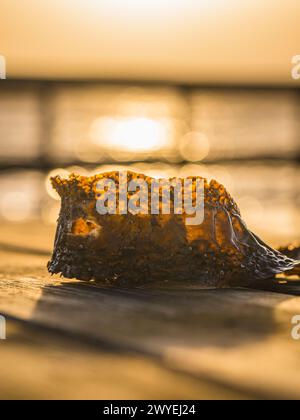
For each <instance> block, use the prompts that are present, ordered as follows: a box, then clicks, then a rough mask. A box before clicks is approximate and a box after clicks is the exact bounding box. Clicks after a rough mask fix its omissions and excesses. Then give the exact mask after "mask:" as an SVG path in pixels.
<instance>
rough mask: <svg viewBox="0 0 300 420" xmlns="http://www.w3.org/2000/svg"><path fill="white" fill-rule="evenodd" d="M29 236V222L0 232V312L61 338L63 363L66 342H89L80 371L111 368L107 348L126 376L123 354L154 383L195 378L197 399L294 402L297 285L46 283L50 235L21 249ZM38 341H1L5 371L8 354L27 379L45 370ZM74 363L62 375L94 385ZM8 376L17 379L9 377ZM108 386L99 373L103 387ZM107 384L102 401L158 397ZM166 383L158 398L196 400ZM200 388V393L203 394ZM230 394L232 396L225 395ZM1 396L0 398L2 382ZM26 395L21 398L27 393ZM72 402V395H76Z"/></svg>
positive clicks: (299, 387) (298, 355)
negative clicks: (25, 365) (32, 369)
mask: <svg viewBox="0 0 300 420" xmlns="http://www.w3.org/2000/svg"><path fill="white" fill-rule="evenodd" d="M29 231H30V230H29V228H28V226H27V227H26V226H23V227H21V226H18V227H17V228H16V227H13V226H10V227H9V228H7V232H10V236H9V238H8V237H7V232H4V233H3V232H2V233H1V235H2V236H3V235H6V236H5V237H2V236H1V235H0V273H1V274H0V313H1V314H4V315H6V316H9V317H10V318H11V319H15V320H20V321H22V322H25V323H26V324H27V325H28V326H29V327H30V328H32V327H35V328H36V327H38V328H39V331H43V335H44V336H46V337H50V336H51V334H56V335H59V337H63V339H58V338H56V340H57V342H58V343H60V344H59V345H60V349H61V353H62V354H63V353H64V354H65V356H64V357H65V360H69V356H70V357H71V361H72V360H73V359H72V357H73V351H71V352H70V344H68V342H67V341H68V339H70V340H75V341H76V343H77V345H79V344H78V343H80V346H83V345H85V346H91V345H93V346H95V347H94V348H93V350H92V353H93V355H92V356H90V353H89V352H90V349H88V350H86V349H82V348H81V350H80V354H81V356H80V357H82V359H81V361H84V363H87V360H89V361H91V364H90V365H89V366H92V361H93V360H94V362H95V363H96V362H97V363H98V364H99V366H98V368H99V371H101V369H102V368H101V363H103V364H105V363H106V362H105V360H106V358H108V359H109V360H110V362H109V363H110V364H111V365H113V364H114V363H115V362H114V356H112V354H113V353H114V352H117V354H118V363H120V366H121V365H122V367H123V368H124V369H125V370H126V366H127V364H129V365H130V363H131V362H132V359H131V357H132V356H127V355H128V354H130V355H132V354H135V355H139V356H138V358H140V360H142V361H143V362H144V363H145V364H149V365H151V363H153V365H152V366H155V367H154V369H157V372H160V373H159V374H158V376H157V381H158V382H159V381H160V379H159V378H160V376H159V375H160V374H161V375H162V378H163V377H164V375H166V376H168V375H173V374H174V375H175V373H174V370H175V371H176V372H181V373H180V374H179V373H177V374H178V375H182V374H184V375H185V376H184V377H185V378H188V381H192V382H189V384H192V383H194V382H193V381H195V384H198V385H197V386H199V393H198V395H199V398H201V397H203V398H205V397H207V396H208V397H212V396H215V397H216V398H218V396H219V397H222V396H225V397H226V396H227V397H228V398H231V397H233V398H234V397H239V396H241V395H242V396H248V397H255V398H296V399H298V398H300V375H299V370H300V341H294V340H293V339H292V338H291V328H292V324H291V319H292V317H293V316H294V315H296V314H299V315H300V297H297V296H296V295H297V294H298V293H299V289H298V286H297V284H296V283H295V285H294V286H293V285H292V286H290V285H279V284H277V285H275V286H270V287H269V286H268V285H267V286H264V287H265V288H270V289H271V290H272V289H274V290H276V293H275V292H274V291H269V290H246V289H225V290H203V289H197V288H190V289H186V288H181V289H179V288H177V289H175V288H172V289H171V288H166V287H165V288H155V289H134V290H129V289H114V288H107V287H100V286H96V285H93V284H86V283H81V282H78V281H75V280H62V279H59V278H54V277H50V276H49V275H48V274H47V273H46V269H45V264H46V262H47V259H48V252H49V251H50V249H51V241H52V236H51V233H52V232H51V229H49V230H47V229H44V231H43V232H42V229H38V230H35V229H34V226H31V231H30V232H31V236H30V241H28V240H27V242H29V243H26V235H28V233H29ZM35 232H37V233H35ZM27 238H28V236H27ZM35 251H37V252H35ZM262 287H263V286H262ZM279 292H282V293H279ZM22 325H23V324H22ZM48 334H49V335H48ZM25 336H26V335H25ZM49 340H51V339H50V338H49ZM63 340H66V342H64V341H63ZM29 341H30V340H29ZM40 345H41V344H40V342H39V343H38V344H34V343H33V344H32V346H31V345H29V344H28V343H26V344H24V334H23V339H20V343H17V344H16V343H12V342H10V339H8V340H7V342H5V344H4V347H3V345H2V343H0V354H1V352H2V353H3V351H4V350H3V349H4V348H5V346H12V349H14V350H13V353H12V352H11V350H10V351H9V352H8V353H5V351H4V357H1V358H0V366H2V367H3V366H5V365H6V361H5V360H6V359H5V358H7V360H8V361H10V362H9V364H10V365H11V366H14V362H13V361H14V357H15V359H18V357H23V356H22V354H26V357H28V358H29V360H31V363H33V360H37V364H36V375H37V377H40V375H42V374H41V373H39V372H41V371H43V370H44V368H45V366H44V363H45V360H44V361H43V360H42V359H41V358H39V357H37V358H36V355H37V354H38V353H39V346H40ZM103 346H104V347H106V348H107V347H108V348H109V349H110V350H106V352H107V353H106V354H105V356H103V354H102V353H103ZM8 348H9V347H8ZM23 350H24V353H23ZM43 351H45V349H43ZM49 351H50V350H49ZM51 351H52V350H51ZM47 352H48V349H47ZM8 354H9V355H8ZM12 354H14V356H12ZM110 358H111V359H110ZM130 360H131V362H130ZM140 360H138V359H136V360H135V361H134V362H132V368H133V369H135V367H134V366H136V368H137V370H139V369H140V372H141V374H140V376H139V379H138V378H136V381H137V382H135V383H138V382H139V381H143V380H147V379H146V378H147V377H148V375H149V374H148V371H147V368H146V367H143V366H144V365H143V363H141V361H140ZM73 361H74V360H73ZM94 362H93V363H94ZM135 363H136V364H135ZM157 363H159V366H158V365H157ZM49 366H50V367H51V369H50V368H49V369H50V370H51V372H52V373H51V374H50V372H46V373H44V376H43V378H44V379H43V380H45V378H47V377H49V381H50V382H49V383H50V385H51V383H52V385H53V384H55V381H54V382H51V381H53V377H52V375H54V376H55V375H57V374H58V373H57V372H56V368H55V364H54V362H53V364H51V363H50V364H49ZM78 366H80V364H79V365H78ZM78 366H77V367H76V363H75V362H74V363H71V362H70V363H69V362H68V368H66V369H65V370H64V374H65V377H68V378H70V377H72V374H73V373H72V372H74V375H75V376H76V378H77V380H78V381H80V380H81V375H82V380H83V382H84V381H85V386H86V387H87V388H85V389H89V386H90V385H89V384H92V383H93V380H92V379H91V378H87V377H86V374H85V371H84V369H85V368H84V367H82V369H80V368H79V367H78ZM2 367H1V372H3V371H4V372H6V376H5V375H4V377H8V376H9V375H8V373H7V369H6V370H5V369H4V370H3V369H2ZM98 368H97V369H98ZM12 369H14V367H12ZM52 369H53V371H52ZM116 371H117V369H116ZM55 372H56V373H55ZM81 372H82V373H81ZM20 375H21V373H20ZM47 375H48V376H47ZM108 376H109V374H108V373H107V377H108ZM175 376H176V375H175ZM13 377H14V378H18V374H17V371H15V372H14V375H13ZM168 377H169V378H171V376H168ZM143 378H144V379H143ZM68 380H69V379H68ZM68 380H66V381H67V382H68ZM107 380H108V379H107V378H105V377H103V381H107ZM162 380H163V379H162ZM21 382H22V381H21ZM113 382H114V381H113V380H112V381H111V388H110V389H111V395H112V397H110V396H109V392H107V393H103V394H101V395H105V397H107V398H113V396H114V395H117V396H121V397H122V395H123V396H124V397H127V396H129V395H130V398H135V396H136V397H139V396H141V395H143V397H141V398H147V396H148V397H149V398H151V395H153V396H154V397H155V398H158V396H157V394H158V392H152V391H153V390H154V388H155V387H156V384H155V381H153V382H152V383H151V384H150V385H149V388H148V389H145V392H141V393H139V392H136V393H135V392H132V393H128V394H126V393H118V392H114V391H113V386H112V384H113ZM133 382H134V381H133ZM171 382H172V388H170V392H169V393H166V392H163V391H162V390H161V388H157V391H158V390H159V389H160V390H161V398H166V396H170V398H173V397H174V398H196V397H195V394H194V393H193V392H192V391H191V388H192V386H191V387H190V385H189V384H188V383H187V384H186V385H183V386H181V385H182V377H180V376H179V377H176V378H175V377H174V379H173V377H172V380H171ZM117 383H118V381H117V380H116V381H115V391H116V390H117V389H119V388H118V384H117ZM124 383H125V384H126V380H124ZM128 383H129V382H128ZM203 384H204V385H205V386H207V387H209V385H208V384H213V385H210V386H211V388H209V389H208V388H205V386H204V385H203ZM50 385H49V386H50ZM52 385H51V386H52ZM35 386H36V385H34V384H33V385H32V387H33V388H32V389H33V391H32V395H39V396H41V392H38V393H37V394H35V392H36V391H34V390H36V388H35ZM51 386H50V388H51ZM70 386H71V384H70V383H69V382H68V383H66V384H65V388H63V389H64V392H63V393H62V395H66V396H67V397H68V396H70V395H71V392H70ZM91 386H92V385H91ZM101 386H104V385H103V383H102V385H100V384H99V382H98V385H97V384H95V387H98V388H97V389H101ZM124 386H125V387H126V385H124ZM170 386H171V385H170ZM195 386H196V385H195ZM203 386H204V388H203ZM152 387H153V388H152ZM201 387H202V388H201ZM201 389H202V390H204V391H203V392H202V394H201ZM205 389H206V391H205ZM230 389H231V390H234V392H233V391H231V393H230V391H229V390H230ZM0 390H1V393H2V392H3V385H2V386H1V387H0ZM27 391H28V392H29V394H30V389H29V390H28V389H27ZM48 391H49V390H48ZM48 391H47V392H48ZM47 392H45V394H46V395H45V396H46V397H47V396H49V395H52V396H53V393H51V392H50V393H48V394H47ZM222 392H223V394H222ZM54 394H55V392H54ZM91 395H95V394H94V393H92V394H91ZM76 396H78V393H75V398H76Z"/></svg>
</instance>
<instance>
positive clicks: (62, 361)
mask: <svg viewBox="0 0 300 420" xmlns="http://www.w3.org/2000/svg"><path fill="white" fill-rule="evenodd" d="M0 372H1V381H0V399H159V398H162V399H189V398H194V399H214V398H219V399H241V398H243V399H247V398H249V396H248V395H246V394H242V393H240V392H236V391H232V390H230V389H226V388H224V387H221V386H218V385H216V384H213V383H209V382H207V381H202V380H200V379H198V378H194V377H191V376H190V375H187V374H182V373H178V372H175V371H172V370H170V369H169V368H167V367H166V366H163V365H162V363H160V362H159V361H158V360H156V359H153V358H150V357H146V356H143V355H137V354H133V353H129V352H124V351H122V352H121V351H117V350H114V349H112V348H104V347H103V346H101V347H100V346H98V345H91V344H88V343H84V342H82V340H77V339H75V338H72V337H70V336H68V337H66V336H62V335H60V334H58V333H55V332H54V331H49V330H47V329H46V330H45V329H39V328H32V327H30V326H26V325H24V324H22V323H19V322H14V321H9V322H8V340H7V341H5V342H1V343H0Z"/></svg>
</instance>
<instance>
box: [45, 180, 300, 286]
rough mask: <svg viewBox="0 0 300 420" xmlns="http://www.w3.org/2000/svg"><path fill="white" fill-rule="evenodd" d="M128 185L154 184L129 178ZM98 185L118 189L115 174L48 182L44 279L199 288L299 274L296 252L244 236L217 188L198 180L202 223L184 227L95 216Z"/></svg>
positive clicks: (164, 219) (176, 221) (180, 222)
mask: <svg viewBox="0 0 300 420" xmlns="http://www.w3.org/2000/svg"><path fill="white" fill-rule="evenodd" d="M127 177H128V179H127V181H128V182H130V181H131V180H133V179H143V180H145V181H146V182H147V183H148V184H149V185H150V183H151V181H152V178H150V177H147V176H144V175H141V174H136V173H132V172H128V174H127ZM103 178H108V179H111V180H114V181H115V183H116V185H117V187H118V185H119V173H118V172H109V173H104V174H100V175H97V176H94V177H81V176H77V175H71V176H70V177H69V179H61V178H60V177H55V178H53V179H52V183H53V186H54V188H55V189H56V190H57V191H58V193H59V194H60V196H61V200H62V204H61V211H60V216H59V220H58V226H57V233H56V238H55V247H54V252H53V256H52V259H51V261H50V262H49V264H48V269H49V272H50V273H52V274H54V273H56V274H57V273H60V274H62V275H63V276H64V277H67V278H77V279H79V280H95V281H98V282H102V283H103V282H104V283H106V284H109V285H118V286H120V285H126V286H137V285H148V284H154V283H166V282H177V283H180V284H197V285H201V286H203V287H230V286H249V285H251V284H257V282H259V281H261V282H262V283H263V282H265V281H266V280H268V279H273V278H274V277H275V276H276V275H277V274H280V273H287V274H288V275H289V274H291V275H292V274H299V263H300V262H299V259H300V255H299V254H300V253H299V248H296V247H295V248H293V249H292V248H291V247H288V248H285V249H281V250H275V249H272V248H271V247H269V246H268V245H267V244H265V243H264V242H263V241H262V240H261V239H259V238H258V237H257V236H256V235H255V234H254V233H252V232H251V231H249V230H248V228H247V226H246V224H245V222H244V221H243V219H242V217H241V213H240V211H239V208H238V206H237V204H236V203H235V201H234V200H233V198H232V197H231V196H230V194H229V193H228V192H227V191H226V189H225V188H224V186H222V185H221V184H219V183H218V182H216V181H211V182H210V183H209V182H207V181H206V180H204V221H203V223H202V224H199V225H188V224H186V217H187V215H186V214H182V215H178V214H171V215H162V214H159V215H152V214H138V215H133V214H126V215H124V214H114V215H100V214H99V213H98V212H97V210H96V194H95V191H96V184H97V182H98V181H99V180H100V179H103ZM149 191H150V188H149ZM173 199H174V197H173Z"/></svg>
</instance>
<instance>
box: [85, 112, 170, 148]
mask: <svg viewBox="0 0 300 420" xmlns="http://www.w3.org/2000/svg"><path fill="white" fill-rule="evenodd" d="M90 138H91V140H92V142H93V143H94V144H97V145H98V146H101V147H103V148H105V149H108V150H119V151H122V152H132V153H143V152H144V153H145V152H150V151H155V150H159V149H163V148H164V147H166V146H167V145H168V144H169V143H170V123H168V121H165V120H163V119H157V120H156V119H152V118H145V117H128V118H112V117H101V118H97V119H96V120H95V121H94V122H93V124H92V126H91V130H90Z"/></svg>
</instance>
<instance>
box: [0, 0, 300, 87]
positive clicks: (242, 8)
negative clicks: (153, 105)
mask: <svg viewBox="0 0 300 420" xmlns="http://www.w3.org/2000/svg"><path fill="white" fill-rule="evenodd" d="M0 54H3V55H4V56H5V57H6V60H7V76H8V77H11V78H12V77H47V78H58V77H62V78H100V79H102V78H117V79H156V80H170V81H183V82H199V83H205V82H209V83H267V84H273V83H280V84H297V85H299V84H300V81H294V80H293V79H292V78H291V68H292V64H291V59H292V56H294V55H296V54H300V2H299V0H243V1H241V0H169V1H168V0H89V1H88V0H42V1H41V0H26V1H17V0H1V14H0Z"/></svg>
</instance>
